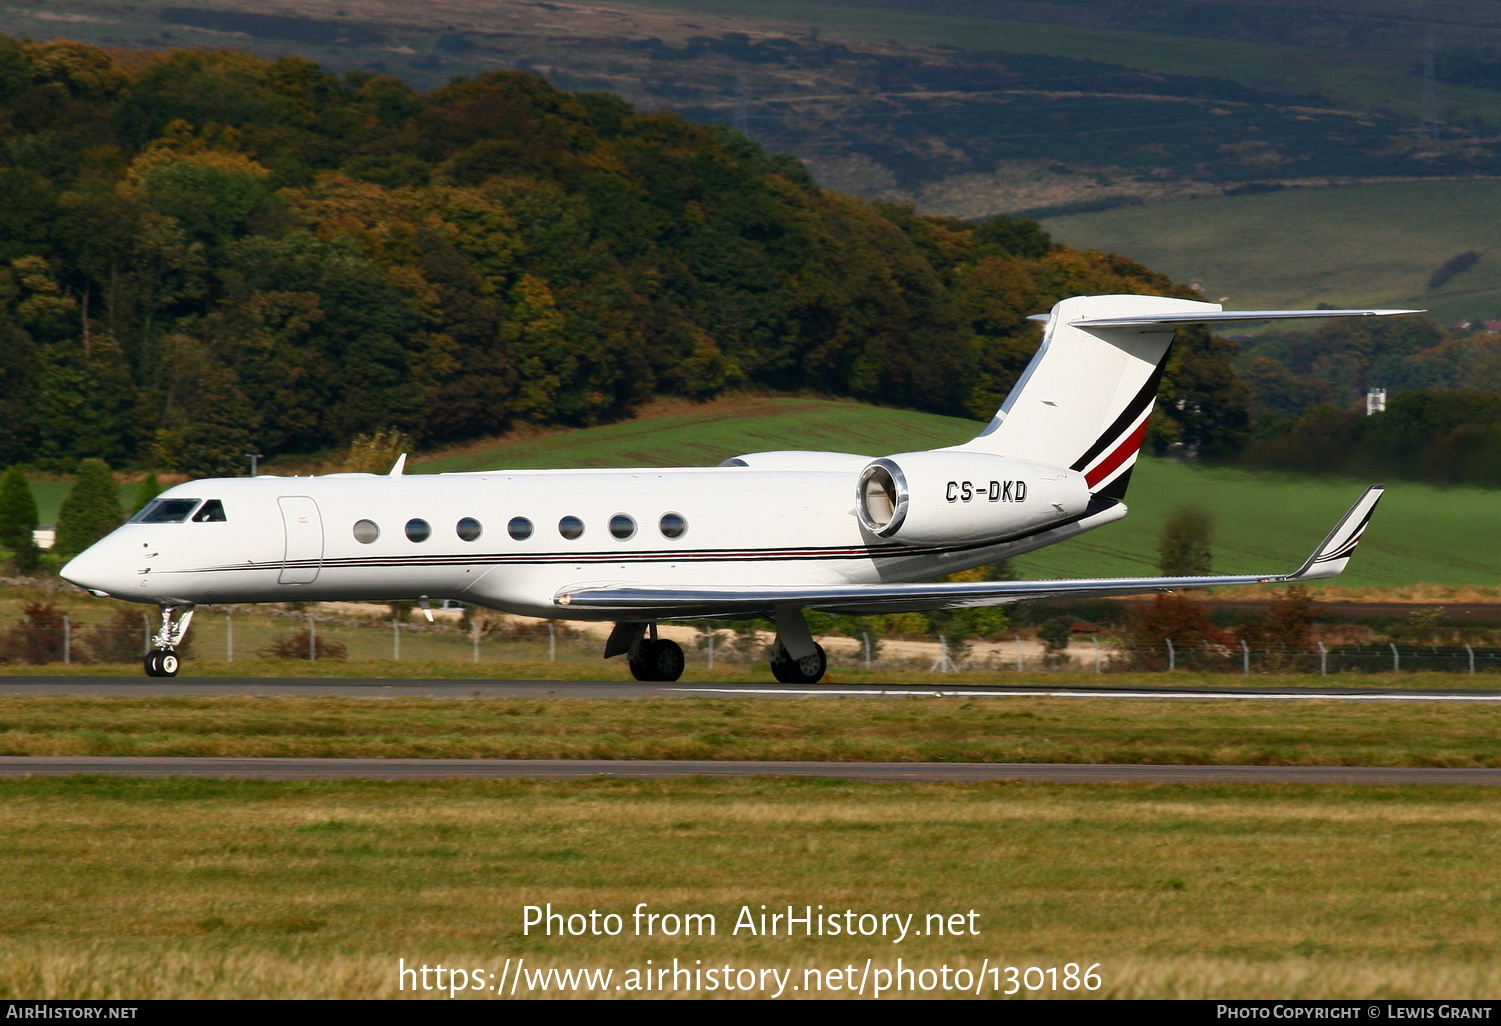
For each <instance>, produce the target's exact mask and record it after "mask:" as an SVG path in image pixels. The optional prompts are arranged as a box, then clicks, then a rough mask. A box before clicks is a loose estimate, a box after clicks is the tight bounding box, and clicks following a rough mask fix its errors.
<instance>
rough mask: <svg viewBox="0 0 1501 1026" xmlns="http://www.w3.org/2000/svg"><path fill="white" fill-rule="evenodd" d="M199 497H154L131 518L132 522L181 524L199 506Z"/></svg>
mask: <svg viewBox="0 0 1501 1026" xmlns="http://www.w3.org/2000/svg"><path fill="white" fill-rule="evenodd" d="M200 501H201V500H199V499H154V500H153V501H152V503H151V505H149V506H147V507H146V508H145V509H143V510H141V511H140V512H139V513H137V514H136V515H135V516H133V517H131V518H130V522H131V523H132V524H180V523H182V522H183V521H184V520H186V519H188V514H189V513H191V512H193V510H194V509H196V508H197V507H198V503H199V502H200Z"/></svg>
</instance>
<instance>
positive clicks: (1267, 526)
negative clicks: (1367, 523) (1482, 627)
mask: <svg viewBox="0 0 1501 1026" xmlns="http://www.w3.org/2000/svg"><path fill="white" fill-rule="evenodd" d="M979 428H980V425H979V424H977V423H975V422H972V421H967V420H962V419H959V418H954V417H939V416H935V415H932V414H924V413H913V412H910V411H903V410H886V409H881V408H879V407H874V406H864V405H860V404H858V403H848V402H835V401H831V400H812V399H756V400H741V401H726V402H723V403H713V404H706V405H704V406H700V407H692V408H689V409H687V410H684V411H681V412H677V413H673V414H670V415H666V416H661V417H647V418H643V419H640V420H634V421H628V422H626V423H623V424H613V425H610V426H607V427H600V428H589V429H585V430H580V431H572V432H562V433H558V434H552V435H547V436H545V437H542V438H537V439H531V440H527V441H519V442H512V443H497V444H495V445H492V446H488V447H477V448H474V449H471V450H468V451H466V452H464V453H463V454H461V455H450V456H446V457H442V458H438V459H433V460H425V461H422V462H420V463H418V464H417V465H416V468H415V469H416V470H417V471H418V472H432V471H437V470H478V469H494V468H500V467H522V468H536V467H598V466H682V465H710V466H712V465H713V464H716V463H718V462H719V461H720V460H722V459H724V458H726V457H728V456H733V455H735V454H736V453H740V452H748V451H757V450H763V449H779V448H827V449H830V450H836V451H846V452H863V453H866V454H869V455H873V456H874V455H884V454H888V453H892V452H900V451H904V450H910V449H914V448H925V447H931V446H940V445H952V444H955V443H957V442H961V441H964V440H965V439H968V438H970V437H973V435H974V434H975V433H976V432H977V431H978V430H979ZM1364 484H1365V482H1359V481H1352V480H1324V479H1310V478H1294V477H1285V476H1281V475H1276V474H1267V473H1255V472H1250V471H1240V470H1232V469H1224V468H1206V467H1201V466H1195V465H1189V464H1184V463H1180V462H1176V461H1169V460H1156V459H1143V460H1142V462H1141V464H1140V465H1139V466H1138V467H1137V469H1136V473H1135V476H1134V477H1133V478H1132V483H1131V491H1130V493H1129V494H1128V495H1127V503H1128V505H1129V506H1130V507H1131V510H1132V512H1131V514H1130V515H1129V516H1128V517H1127V518H1126V519H1125V520H1123V521H1120V522H1119V523H1115V524H1111V525H1109V526H1107V527H1103V528H1101V529H1099V530H1098V531H1095V532H1093V533H1091V534H1087V535H1084V536H1083V537H1082V538H1079V539H1077V540H1075V541H1071V542H1065V543H1063V544H1061V545H1055V546H1052V547H1050V548H1046V549H1042V550H1040V551H1038V552H1036V553H1033V554H1030V555H1026V556H1023V557H1020V558H1019V559H1017V560H1016V565H1017V568H1018V569H1019V570H1020V571H1021V573H1022V574H1023V575H1024V576H1026V577H1029V578H1034V579H1035V578H1042V577H1095V576H1112V575H1140V574H1144V573H1150V572H1152V569H1153V567H1154V566H1155V564H1156V559H1157V554H1156V546H1157V540H1158V537H1159V536H1160V534H1161V530H1162V525H1163V524H1164V522H1165V521H1166V519H1167V518H1168V517H1169V516H1170V515H1172V513H1173V512H1174V511H1175V510H1177V509H1178V508H1180V507H1183V506H1190V507H1197V508H1201V509H1204V510H1207V511H1208V512H1209V513H1211V514H1212V516H1213V517H1214V521H1215V544H1214V552H1215V571H1216V572H1223V573H1251V574H1257V573H1279V572H1290V571H1292V570H1294V569H1296V568H1297V566H1298V565H1299V564H1300V563H1301V562H1302V561H1303V559H1304V557H1306V556H1307V555H1308V553H1309V552H1310V551H1312V549H1313V547H1314V546H1315V545H1317V544H1318V542H1319V541H1320V540H1321V539H1322V538H1323V537H1324V535H1325V533H1326V532H1327V531H1328V530H1329V529H1330V528H1331V527H1333V526H1334V522H1335V521H1336V520H1337V519H1338V518H1339V516H1340V514H1342V513H1343V512H1344V511H1345V510H1346V509H1347V508H1348V507H1349V506H1350V504H1351V503H1353V502H1354V501H1355V499H1356V498H1357V497H1358V496H1359V494H1360V491H1361V488H1362V487H1363V486H1364ZM1498 522H1501V493H1497V492H1491V491H1485V490H1482V489H1477V488H1451V489H1440V488H1434V487H1431V486H1428V485H1420V484H1407V483H1395V484H1393V486H1392V487H1391V489H1390V490H1389V491H1388V493H1387V495H1386V497H1385V499H1383V500H1382V504H1381V507H1380V508H1379V510H1378V511H1377V514H1376V518H1375V520H1374V521H1373V523H1372V526H1371V528H1370V529H1369V530H1368V531H1367V532H1366V537H1365V540H1364V541H1363V542H1362V543H1361V547H1360V550H1359V551H1358V552H1357V553H1356V555H1355V558H1354V560H1352V562H1351V564H1350V569H1349V570H1348V571H1346V572H1345V574H1343V575H1342V576H1341V577H1340V578H1339V579H1338V582H1337V583H1338V584H1339V585H1340V586H1343V587H1379V588H1394V587H1403V586H1408V585H1413V584H1418V583H1429V584H1437V585H1443V586H1449V587H1484V588H1489V587H1495V586H1497V585H1501V532H1498V531H1497V530H1496V527H1495V525H1496V524H1497V523H1498Z"/></svg>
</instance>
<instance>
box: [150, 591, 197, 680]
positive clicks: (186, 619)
mask: <svg viewBox="0 0 1501 1026" xmlns="http://www.w3.org/2000/svg"><path fill="white" fill-rule="evenodd" d="M192 622H193V607H192V606H162V625H161V628H160V629H158V630H157V632H156V633H155V634H153V635H152V636H151V651H150V652H148V653H147V654H146V676H148V677H175V676H177V670H178V668H179V667H180V666H181V665H182V663H181V660H179V659H178V658H177V646H178V645H181V644H182V639H183V638H184V637H186V636H187V633H188V624H190V623H192Z"/></svg>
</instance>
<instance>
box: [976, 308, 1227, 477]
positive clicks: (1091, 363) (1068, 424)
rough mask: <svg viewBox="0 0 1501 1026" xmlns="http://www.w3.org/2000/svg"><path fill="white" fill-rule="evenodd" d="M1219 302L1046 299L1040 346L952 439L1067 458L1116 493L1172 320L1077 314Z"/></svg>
mask: <svg viewBox="0 0 1501 1026" xmlns="http://www.w3.org/2000/svg"><path fill="white" fill-rule="evenodd" d="M1219 309H1220V307H1219V305H1218V304H1217V303H1198V302H1194V301H1192V300H1187V299H1164V298H1162V297H1160V296H1076V297H1074V298H1072V299H1065V300H1063V301H1062V302H1061V303H1059V304H1058V305H1057V306H1055V307H1053V312H1052V314H1051V315H1050V316H1049V317H1048V325H1047V330H1046V332H1045V333H1044V335H1043V340H1042V346H1041V347H1040V348H1039V349H1038V350H1037V354H1036V355H1035V356H1033V357H1032V362H1031V363H1030V364H1028V365H1027V369H1026V371H1025V372H1023V374H1022V376H1021V379H1020V380H1019V381H1017V383H1016V387H1014V388H1013V389H1012V390H1011V394H1010V395H1008V396H1007V397H1006V402H1005V403H1004V404H1003V405H1002V406H1001V408H1000V410H999V411H998V412H997V413H996V415H995V419H993V420H992V421H991V422H990V425H989V426H988V427H987V428H986V429H985V430H984V431H983V432H981V433H980V435H979V436H978V437H977V438H974V439H973V440H971V441H969V442H966V443H964V444H963V445H960V446H955V447H954V448H957V449H965V450H971V451H978V452H991V453H996V454H998V455H1002V456H1014V457H1017V458H1019V459H1025V460H1032V461H1033V462H1036V463H1043V464H1046V465H1048V466H1053V467H1069V468H1071V469H1073V470H1077V471H1079V472H1080V473H1082V474H1084V476H1085V479H1086V480H1087V481H1088V482H1089V488H1090V491H1091V492H1093V493H1094V494H1096V495H1103V496H1107V497H1111V498H1120V497H1121V496H1122V495H1123V494H1124V492H1125V485H1126V481H1127V480H1128V479H1129V477H1130V473H1131V468H1132V466H1133V465H1134V464H1135V463H1136V455H1137V452H1138V451H1139V450H1140V448H1141V440H1142V436H1143V435H1144V434H1145V433H1146V427H1147V417H1148V416H1149V415H1150V414H1151V412H1152V404H1153V402H1154V401H1155V400H1156V398H1157V386H1158V383H1159V382H1160V381H1161V380H1162V369H1163V366H1164V364H1165V363H1166V360H1167V351H1168V346H1169V345H1171V343H1172V341H1173V325H1172V324H1170V323H1136V324H1124V325H1098V324H1091V325H1090V326H1088V327H1083V326H1080V325H1078V324H1077V323H1076V322H1079V321H1089V322H1096V321H1100V320H1105V319H1110V318H1120V319H1131V318H1133V317H1137V316H1141V315H1148V314H1150V315H1164V314H1178V315H1180V316H1182V315H1189V316H1191V315H1193V314H1204V313H1210V312H1215V313H1217V312H1218V311H1219ZM1189 316H1185V317H1183V319H1184V320H1188V319H1189Z"/></svg>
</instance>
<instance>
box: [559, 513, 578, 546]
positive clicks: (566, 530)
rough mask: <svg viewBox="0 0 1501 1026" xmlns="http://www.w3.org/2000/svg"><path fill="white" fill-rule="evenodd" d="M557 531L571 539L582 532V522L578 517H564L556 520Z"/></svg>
mask: <svg viewBox="0 0 1501 1026" xmlns="http://www.w3.org/2000/svg"><path fill="white" fill-rule="evenodd" d="M558 533H559V534H561V535H562V536H563V537H564V538H567V539H568V540H569V541H573V539H575V538H577V537H579V536H580V535H582V534H583V533H584V522H583V521H582V520H580V519H579V518H578V517H564V518H563V519H562V520H559V521H558Z"/></svg>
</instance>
